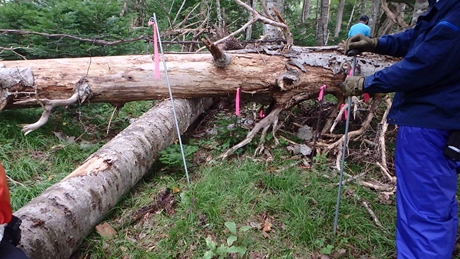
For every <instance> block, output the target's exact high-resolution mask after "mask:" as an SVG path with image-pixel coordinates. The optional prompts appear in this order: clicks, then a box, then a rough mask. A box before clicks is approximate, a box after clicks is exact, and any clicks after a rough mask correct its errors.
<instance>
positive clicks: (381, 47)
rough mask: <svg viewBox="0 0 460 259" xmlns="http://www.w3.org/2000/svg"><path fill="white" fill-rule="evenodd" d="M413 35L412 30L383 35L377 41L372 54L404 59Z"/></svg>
mask: <svg viewBox="0 0 460 259" xmlns="http://www.w3.org/2000/svg"><path fill="white" fill-rule="evenodd" d="M413 34H414V30H413V29H412V28H410V29H407V30H405V31H403V32H400V33H396V34H391V35H383V36H382V37H380V38H379V39H378V44H377V48H376V49H375V50H374V51H373V52H374V53H377V54H382V55H389V56H393V57H404V56H405V55H406V54H407V51H408V49H409V46H410V44H411V39H412V36H413Z"/></svg>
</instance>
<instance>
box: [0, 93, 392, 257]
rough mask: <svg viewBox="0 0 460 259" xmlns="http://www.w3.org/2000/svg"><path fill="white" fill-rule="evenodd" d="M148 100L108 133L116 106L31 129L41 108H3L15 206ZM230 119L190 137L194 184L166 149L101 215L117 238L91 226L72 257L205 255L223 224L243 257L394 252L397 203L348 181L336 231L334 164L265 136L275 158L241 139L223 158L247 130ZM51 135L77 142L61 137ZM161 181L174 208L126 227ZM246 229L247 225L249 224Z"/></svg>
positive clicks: (68, 114)
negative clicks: (308, 161)
mask: <svg viewBox="0 0 460 259" xmlns="http://www.w3.org/2000/svg"><path fill="white" fill-rule="evenodd" d="M151 106H152V103H151V102H136V103H129V104H127V105H126V106H125V107H124V108H123V109H122V110H121V111H120V114H119V115H118V116H117V117H116V118H114V120H113V121H112V123H111V129H110V131H109V133H108V134H107V125H108V121H109V119H110V115H111V113H112V111H113V108H111V107H110V106H109V105H105V104H96V105H95V104H91V105H89V106H83V107H73V108H68V109H64V108H60V109H57V111H55V112H54V113H53V115H52V116H51V118H50V122H49V123H48V124H46V125H45V126H44V127H42V128H40V129H38V130H37V131H35V132H32V133H30V134H29V135H27V136H23V134H22V133H21V132H20V128H18V127H17V126H16V125H18V124H23V123H32V122H34V121H35V120H36V119H38V118H39V116H40V110H39V109H29V110H17V111H5V112H2V113H0V118H1V120H0V136H1V137H0V151H1V152H0V159H1V160H2V162H3V164H4V166H5V168H6V169H7V173H8V175H9V177H10V178H11V181H10V182H9V183H10V188H11V195H12V203H13V207H14V209H15V210H16V209H18V208H20V207H21V206H23V205H24V204H26V203H27V202H28V201H29V200H30V199H32V198H33V197H35V196H37V195H39V194H40V193H41V192H42V191H43V190H45V189H46V188H47V187H49V186H51V185H52V184H53V183H55V182H57V181H59V180H60V179H62V178H63V177H65V176H66V175H67V174H69V173H70V172H72V171H73V170H74V169H75V168H76V167H77V166H78V165H79V164H81V163H82V161H84V160H85V159H86V158H87V157H88V156H89V155H90V154H91V153H93V152H95V151H96V150H97V149H98V148H100V147H101V146H102V145H103V144H104V143H106V142H107V141H108V140H110V139H111V138H112V137H113V136H114V135H116V134H117V133H118V132H120V131H121V130H122V129H124V128H125V127H126V126H127V125H129V119H131V118H135V117H137V116H139V115H140V114H142V113H143V112H145V111H146V110H147V109H149V108H150V107H151ZM234 122H235V120H234V118H232V116H227V115H223V114H220V115H217V116H215V117H213V118H212V119H211V120H210V121H209V122H208V124H207V125H206V126H205V127H207V128H211V127H214V126H215V127H217V132H218V135H213V136H207V137H203V138H202V139H193V138H190V137H189V138H186V139H187V141H185V143H184V144H185V145H186V146H187V150H190V152H188V153H189V157H188V160H189V173H190V177H191V183H190V184H187V182H186V178H185V172H184V170H183V168H182V167H181V165H180V164H179V165H178V164H177V161H178V160H180V159H179V158H178V157H177V152H178V150H177V146H171V147H170V148H168V149H167V150H165V151H164V152H162V159H160V160H161V162H162V163H163V164H161V163H160V162H159V163H158V164H157V165H156V166H155V169H154V170H152V171H153V172H152V173H150V174H149V175H147V176H146V177H145V178H144V179H143V180H142V181H141V182H140V183H139V184H137V185H136V187H135V188H134V189H132V190H131V192H130V193H129V194H127V195H125V196H124V197H123V198H122V200H121V201H120V202H119V204H117V206H115V207H114V208H113V209H112V210H111V211H110V213H109V214H108V215H107V217H106V219H105V222H107V223H109V224H110V225H111V226H112V227H113V228H114V229H115V230H116V231H117V234H116V236H115V237H113V238H103V237H101V236H100V235H99V234H98V233H96V232H93V233H92V234H91V235H90V236H88V237H87V238H86V240H85V242H84V243H83V244H82V245H81V247H80V248H79V249H78V251H77V252H76V253H75V254H74V256H73V258H75V259H77V258H89V256H90V257H91V258H92V259H95V258H101V259H102V258H104V259H105V258H136V259H138V258H139V259H143V258H161V259H163V258H203V256H204V255H205V253H206V252H208V251H210V248H209V247H208V246H207V243H206V238H208V237H210V238H212V240H214V242H215V243H216V244H217V246H221V245H222V246H228V244H227V238H228V237H229V236H231V235H232V234H231V233H230V232H229V230H228V229H227V227H226V226H225V223H226V222H234V223H235V224H236V227H237V232H236V236H237V240H236V241H235V243H234V244H233V245H234V246H239V247H243V248H246V249H247V252H246V253H245V255H244V256H243V257H242V258H255V257H256V256H261V257H260V258H262V257H263V256H269V258H309V257H308V256H309V255H315V256H317V255H318V254H325V255H330V256H331V257H334V256H336V255H337V253H338V252H339V251H341V250H343V249H344V250H345V255H342V258H361V257H362V256H363V255H365V256H367V257H374V258H393V257H394V256H395V247H394V224H395V223H394V218H395V208H394V202H393V203H391V204H384V203H381V202H380V199H379V198H378V194H377V193H376V192H374V191H372V190H369V189H367V188H363V187H361V186H360V185H357V184H356V183H354V182H352V183H349V184H346V185H345V186H344V189H343V193H342V200H341V207H340V217H339V229H338V234H337V237H335V238H334V236H333V233H332V230H333V222H334V212H335V205H336V199H337V186H336V184H335V183H337V182H338V173H337V172H336V170H334V169H331V165H332V164H333V163H334V162H331V161H329V160H328V158H327V157H325V156H320V157H317V158H315V159H314V161H313V162H312V167H311V168H310V169H308V168H305V167H303V164H302V163H301V159H302V158H301V157H299V156H293V155H291V154H290V153H289V152H288V151H287V149H286V145H288V143H287V142H285V141H283V142H282V144H280V145H278V146H275V145H274V140H273V138H268V139H267V142H266V147H267V148H270V152H271V154H272V156H273V159H272V160H264V159H263V158H262V157H255V158H253V157H252V154H253V151H254V148H255V147H256V144H257V143H251V144H249V145H247V146H245V147H244V148H242V149H241V150H239V151H238V152H237V154H236V155H234V156H232V157H230V158H229V159H227V160H225V161H220V160H217V159H216V158H217V156H218V155H220V154H221V152H222V151H224V150H225V148H226V147H227V146H229V145H233V144H235V143H238V142H239V141H241V140H242V139H243V138H244V137H245V132H246V131H245V130H243V129H242V128H240V127H236V128H235V127H233V128H229V127H227V126H228V125H230V124H232V123H234ZM53 132H62V133H63V136H68V137H75V139H76V140H75V141H70V142H68V141H65V140H63V139H59V138H57V137H56V136H55V135H54V133H53ZM254 141H257V138H256V139H255V140H254ZM193 152H194V153H193ZM200 152H201V155H202V156H203V157H206V158H207V157H212V158H213V159H212V160H211V161H212V163H206V162H203V161H201V162H198V163H197V162H192V160H194V159H193V158H194V157H196V156H197V155H198V154H199V153H200ZM331 158H333V159H334V157H331ZM347 164H350V167H351V168H353V170H354V171H355V172H351V171H349V170H348V171H347V173H349V174H352V175H354V174H358V172H359V170H360V168H361V166H360V164H359V163H356V164H354V163H353V166H351V164H352V162H348V161H347ZM379 174H380V173H379V172H376V173H369V174H368V175H367V176H366V177H370V178H372V177H377V176H378V175H379ZM165 187H167V188H170V189H173V190H175V191H176V193H174V199H175V202H176V205H175V207H174V208H175V213H173V214H168V213H166V212H165V211H160V212H158V213H152V214H149V215H146V216H145V217H143V218H142V219H141V220H140V221H138V222H137V223H135V224H130V219H131V218H132V214H133V213H136V212H137V211H138V210H139V209H140V208H142V207H144V206H147V205H149V204H152V201H154V200H155V198H156V195H157V193H158V192H159V191H160V190H161V189H163V188H165ZM362 201H367V202H368V203H369V204H370V206H371V207H372V210H373V211H374V212H375V214H376V215H377V217H378V219H379V220H380V221H381V223H382V225H383V226H384V228H383V229H381V228H378V227H377V226H376V225H375V223H374V222H373V220H372V218H371V217H370V215H369V213H368V212H367V211H366V209H365V208H364V206H363V205H362ZM244 227H249V230H247V231H243V230H242V229H244ZM264 227H265V230H266V231H263V228H264Z"/></svg>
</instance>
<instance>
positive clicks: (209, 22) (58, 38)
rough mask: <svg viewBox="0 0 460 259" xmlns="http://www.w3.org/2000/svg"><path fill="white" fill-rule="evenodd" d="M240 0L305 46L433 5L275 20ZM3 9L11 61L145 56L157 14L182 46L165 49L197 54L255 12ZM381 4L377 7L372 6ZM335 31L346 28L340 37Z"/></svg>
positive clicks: (114, 5)
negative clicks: (364, 20)
mask: <svg viewBox="0 0 460 259" xmlns="http://www.w3.org/2000/svg"><path fill="white" fill-rule="evenodd" d="M241 2H244V3H245V4H247V5H248V6H251V7H252V8H254V9H255V10H257V12H259V13H260V14H262V15H264V16H267V17H271V18H272V19H274V20H275V21H279V20H280V18H281V19H282V22H284V23H286V25H287V26H288V27H289V28H290V31H291V33H292V35H293V39H294V44H295V45H300V46H312V45H336V44H338V43H339V42H341V41H343V40H344V39H345V38H346V35H347V29H348V28H349V26H350V25H351V24H353V23H355V22H357V20H358V19H359V17H360V16H361V15H362V14H367V15H369V16H370V17H371V23H372V24H371V25H372V26H371V27H373V28H375V32H374V33H373V34H374V35H375V36H378V35H379V34H383V33H390V32H394V31H397V30H401V29H404V24H405V25H407V26H409V25H410V24H411V21H412V19H413V18H414V15H413V13H414V14H415V13H416V11H417V10H418V9H420V8H426V6H425V7H424V6H421V7H420V3H418V2H421V1H420V0H418V1H415V0H408V1H393V2H390V1H385V0H374V1H362V0H354V1H351V0H346V1H343V0H332V1H330V2H329V1H325V0H318V1H311V0H304V1H294V0H285V1H279V2H281V3H282V5H281V6H280V5H279V4H278V5H277V6H275V9H277V11H278V12H279V14H280V17H273V15H272V14H270V12H265V11H264V10H267V7H268V8H269V9H272V5H271V4H270V2H271V1H270V0H264V1H262V2H261V1H257V0H245V1H241ZM339 2H343V4H342V5H339ZM422 2H426V1H422ZM0 6H1V8H0V17H1V19H0V30H1V31H0V46H2V47H1V49H0V58H2V59H4V60H11V59H21V58H24V59H45V58H48V59H49V58H69V57H85V56H108V55H127V54H146V53H149V52H151V46H150V42H151V37H152V28H151V27H149V26H148V25H147V22H148V20H149V18H150V17H151V16H152V15H153V13H155V14H156V16H157V21H158V23H159V28H160V32H161V36H162V40H163V41H165V42H166V43H175V44H166V46H165V47H166V50H169V51H195V50H197V49H198V47H202V44H201V42H200V39H201V38H209V39H210V40H211V41H213V40H217V39H220V38H222V37H223V36H226V35H228V34H230V33H231V32H234V31H236V30H238V29H240V28H241V27H242V26H243V25H245V24H246V23H247V22H248V21H249V20H250V19H251V12H249V11H248V10H246V9H245V8H244V7H242V6H241V5H240V4H238V3H237V1H235V0H212V1H211V0H183V1H175V0H165V1H160V0H155V1H144V0H135V1H134V0H126V1H120V0H92V1H89V0H84V1H80V0H65V1H56V0H41V1H31V0H15V1H7V0H3V1H0ZM339 6H340V7H343V10H342V9H341V8H339ZM319 7H321V8H319ZM376 7H377V10H378V12H375V11H373V10H375V9H376ZM278 9H280V10H278ZM305 9H308V10H307V11H308V15H307V16H306V17H304V15H305V14H306V13H305ZM325 10H328V11H327V12H328V13H327V15H326V13H325ZM339 14H340V15H339ZM319 18H321V19H319ZM337 19H339V21H337ZM320 23H322V25H321V26H319V24H320ZM338 25H340V28H337V26H338ZM263 26H264V25H263V24H262V23H254V24H251V26H248V28H246V29H245V30H244V31H242V32H241V33H239V34H237V35H235V37H234V38H235V40H237V41H240V42H243V41H245V40H256V39H259V38H260V37H261V36H262V35H263V33H264V30H263ZM320 28H322V29H320ZM324 28H326V30H324ZM334 31H336V32H339V33H338V34H337V37H334V36H333V35H334V34H335V33H334ZM320 33H321V36H320V38H321V40H322V41H321V42H318V37H319V36H318V34H320Z"/></svg>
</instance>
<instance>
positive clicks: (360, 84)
mask: <svg viewBox="0 0 460 259" xmlns="http://www.w3.org/2000/svg"><path fill="white" fill-rule="evenodd" d="M364 79H365V77H363V76H349V77H347V78H346V79H345V82H344V84H343V92H344V95H345V96H358V95H361V94H363V93H364V90H363V89H364Z"/></svg>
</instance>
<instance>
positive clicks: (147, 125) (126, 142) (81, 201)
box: [15, 98, 212, 259]
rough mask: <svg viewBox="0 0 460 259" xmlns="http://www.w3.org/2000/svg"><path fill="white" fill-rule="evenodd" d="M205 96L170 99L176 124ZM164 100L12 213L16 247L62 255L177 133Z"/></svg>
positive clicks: (186, 120) (36, 256)
mask: <svg viewBox="0 0 460 259" xmlns="http://www.w3.org/2000/svg"><path fill="white" fill-rule="evenodd" d="M211 103H212V101H211V98H202V99H190V100H184V99H179V100H176V101H175V108H176V114H177V117H178V120H179V128H180V131H181V132H184V131H185V130H186V129H187V127H188V126H189V125H190V124H191V123H192V122H193V121H194V120H195V119H196V118H197V117H198V115H200V114H201V113H202V112H203V110H204V109H206V108H208V107H209V106H210V105H211ZM173 118H174V116H173V111H172V108H171V102H170V101H164V102H161V103H159V104H158V105H156V106H155V107H154V108H152V109H151V110H150V111H148V112H147V113H145V114H144V115H142V116H141V117H140V118H139V119H138V120H136V122H134V123H133V124H131V125H130V126H129V127H128V128H126V129H125V130H124V131H122V132H121V133H120V134H119V135H117V136H116V137H115V138H114V139H113V140H111V141H110V142H109V143H107V144H106V145H104V146H103V147H102V148H101V149H99V150H98V151H97V152H96V153H94V154H93V155H91V156H90V157H89V158H88V159H87V160H86V161H85V162H84V163H83V164H82V165H81V166H80V167H78V168H77V169H75V171H73V172H72V173H71V174H70V175H68V176H67V177H66V178H65V179H63V180H62V181H61V182H59V183H57V184H55V185H53V186H51V187H50V188H48V189H47V190H46V191H44V192H43V193H42V194H41V195H40V196H38V197H36V198H34V199H33V200H32V201H30V202H29V203H28V204H26V205H25V206H24V207H22V208H20V209H19V210H18V211H16V213H15V215H16V216H18V217H20V218H21V219H22V226H21V229H22V240H21V243H22V245H21V246H22V248H23V249H24V251H25V252H26V254H27V255H28V256H30V257H31V258H32V259H43V258H56V259H59V258H62V259H64V258H65V259H67V258H69V256H70V255H71V254H72V252H73V251H74V250H75V249H76V248H77V247H78V245H80V244H81V242H82V241H83V239H84V237H85V236H87V235H88V234H89V233H90V232H91V231H92V230H93V228H94V226H95V225H96V224H97V223H99V222H100V221H101V220H102V219H103V218H104V216H105V215H106V213H107V212H109V210H110V209H111V208H112V207H113V206H115V205H116V204H117V202H118V200H119V199H120V198H121V197H122V196H123V195H124V194H126V193H127V192H128V191H129V190H130V189H131V188H132V187H133V186H134V185H135V184H136V183H137V182H138V181H139V180H140V179H141V178H142V177H143V176H144V174H146V172H147V171H148V170H149V169H150V168H151V166H152V165H153V163H154V161H155V159H156V158H157V156H158V152H159V151H161V150H163V149H164V148H166V147H167V146H168V145H170V144H171V143H173V141H174V140H175V139H176V138H177V134H176V130H175V124H174V119H173Z"/></svg>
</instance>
